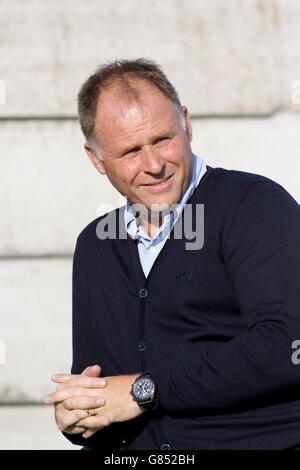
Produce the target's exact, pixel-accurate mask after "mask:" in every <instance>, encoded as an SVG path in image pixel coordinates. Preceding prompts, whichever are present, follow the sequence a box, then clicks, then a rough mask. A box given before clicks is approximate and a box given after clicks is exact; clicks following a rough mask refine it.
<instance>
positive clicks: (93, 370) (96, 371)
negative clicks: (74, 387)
mask: <svg viewBox="0 0 300 470" xmlns="http://www.w3.org/2000/svg"><path fill="white" fill-rule="evenodd" d="M100 374H101V367H100V366H99V364H95V365H93V366H88V367H86V368H85V369H84V370H83V371H82V372H81V375H89V376H91V377H92V376H94V377H98V376H99V375H100Z"/></svg>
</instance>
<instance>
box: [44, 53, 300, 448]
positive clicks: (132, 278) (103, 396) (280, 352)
mask: <svg viewBox="0 0 300 470" xmlns="http://www.w3.org/2000/svg"><path fill="white" fill-rule="evenodd" d="M78 109H79V119H80V123H81V127H82V130H83V133H84V135H85V137H86V143H85V149H86V152H87V154H88V156H89V158H90V160H91V162H92V163H93V165H94V166H95V167H96V168H97V169H98V171H99V172H100V173H101V174H103V175H104V174H106V175H107V177H108V178H109V180H110V181H111V183H112V184H113V186H114V187H115V188H116V189H117V190H118V191H119V192H120V193H121V194H123V195H124V196H126V197H127V204H126V206H125V207H123V208H120V209H117V210H116V211H112V212H111V213H109V214H105V215H104V216H102V217H99V218H97V219H96V220H94V221H92V222H91V223H90V224H89V225H88V226H87V227H86V228H85V229H84V230H83V231H82V232H81V233H80V235H79V236H78V239H77V244H76V249H75V254H74V261H73V365H72V371H71V372H72V374H71V375H69V374H59V375H57V376H54V377H53V380H54V381H55V382H56V383H58V384H59V385H58V386H57V390H56V392H54V393H52V394H50V395H49V396H48V397H47V398H46V399H45V402H46V403H54V404H55V412H56V420H57V424H58V427H59V429H60V430H61V431H63V433H64V435H65V436H66V437H67V438H68V439H69V440H70V441H71V442H73V443H74V444H79V445H84V446H88V448H93V449H103V450H114V449H119V448H124V447H126V448H128V449H130V450H135V449H161V450H177V449H290V448H295V447H297V446H299V445H300V400H299V396H300V395H299V393H300V373H299V367H298V368H297V366H296V365H295V364H294V363H293V361H292V360H291V356H292V353H293V349H292V344H293V342H294V341H295V340H297V339H298V338H300V290H299V281H300V240H299V233H300V208H299V205H298V204H297V203H296V201H295V200H294V199H293V198H292V197H291V196H290V195H289V194H288V193H287V192H286V191H285V190H284V189H283V188H282V187H281V186H280V185H278V184H277V183H275V182H273V181H271V180H270V179H268V178H265V177H263V176H259V175H254V174H250V173H245V172H240V171H232V170H231V171H229V170H225V169H222V168H212V167H210V166H209V165H206V164H205V162H204V161H203V160H202V159H200V158H199V157H197V156H196V155H194V154H193V153H192V150H191V146H190V142H191V140H192V126H191V122H190V119H189V114H188V111H187V109H186V107H184V106H183V107H182V106H181V104H180V101H179V98H178V96H177V93H176V91H175V89H174V87H173V86H172V85H171V84H170V82H169V81H168V79H167V78H166V77H165V75H164V74H163V73H162V71H161V70H160V69H159V67H158V66H157V65H156V64H154V63H153V62H151V61H147V60H144V59H139V60H136V61H126V60H123V61H116V62H113V63H111V64H108V65H105V66H103V67H101V68H100V69H98V71H96V72H95V73H94V74H93V75H92V76H91V77H89V79H88V80H87V81H86V82H85V83H84V84H83V86H82V88H81V90H80V92H79V95H78ZM203 208H204V219H203V210H202V209H203ZM203 220H204V223H203ZM191 234H192V235H194V240H193V241H191V240H192V237H191ZM99 375H101V376H102V377H100V378H99Z"/></svg>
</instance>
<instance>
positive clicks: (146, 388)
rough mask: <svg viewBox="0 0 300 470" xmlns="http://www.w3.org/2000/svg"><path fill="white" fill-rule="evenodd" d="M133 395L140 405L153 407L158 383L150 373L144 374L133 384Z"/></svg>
mask: <svg viewBox="0 0 300 470" xmlns="http://www.w3.org/2000/svg"><path fill="white" fill-rule="evenodd" d="M130 393H131V395H132V396H133V399H134V400H135V401H136V402H137V404H138V405H139V406H145V407H146V408H151V407H152V406H153V405H154V402H155V395H156V385H155V382H154V380H153V377H151V375H150V374H142V375H140V376H139V377H137V378H136V379H135V381H134V382H133V384H132V386H131V391H130Z"/></svg>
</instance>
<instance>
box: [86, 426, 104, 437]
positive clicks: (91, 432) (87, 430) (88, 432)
mask: <svg viewBox="0 0 300 470" xmlns="http://www.w3.org/2000/svg"><path fill="white" fill-rule="evenodd" d="M99 429H102V428H95V429H86V430H85V432H84V433H83V434H82V437H85V438H88V437H92V436H93V435H94V434H95V433H96V432H97V431H99Z"/></svg>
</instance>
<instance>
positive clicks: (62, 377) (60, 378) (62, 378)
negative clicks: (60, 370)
mask: <svg viewBox="0 0 300 470" xmlns="http://www.w3.org/2000/svg"><path fill="white" fill-rule="evenodd" d="M72 377H76V375H75V374H54V375H52V376H51V380H52V382H55V383H63V382H66V381H67V380H70V379H71V378H72Z"/></svg>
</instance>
